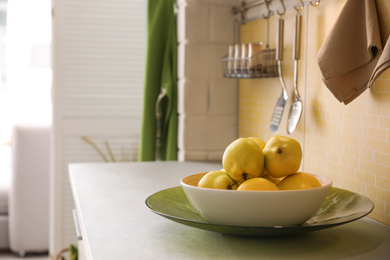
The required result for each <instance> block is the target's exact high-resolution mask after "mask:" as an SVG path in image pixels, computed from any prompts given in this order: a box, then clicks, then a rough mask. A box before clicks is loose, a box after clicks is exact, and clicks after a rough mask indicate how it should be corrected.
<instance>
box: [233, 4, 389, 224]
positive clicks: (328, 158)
mask: <svg viewBox="0 0 390 260" xmlns="http://www.w3.org/2000/svg"><path fill="white" fill-rule="evenodd" d="M345 2H346V0H328V1H321V2H320V5H319V6H317V7H313V6H310V5H305V8H304V10H303V11H302V12H301V14H302V38H301V39H302V41H301V59H300V60H299V70H298V71H299V72H298V75H299V78H298V87H299V90H300V94H301V96H302V98H303V102H304V111H303V114H302V117H301V120H300V122H299V124H298V127H297V129H296V130H295V132H294V133H293V134H292V135H291V137H293V138H295V139H297V140H298V141H299V142H300V143H301V144H302V147H303V150H304V157H303V163H302V167H301V170H303V171H306V172H313V173H316V174H320V175H325V176H329V177H331V178H332V179H333V180H334V186H335V187H340V188H344V189H348V190H351V191H355V192H358V193H361V194H363V195H365V196H367V197H368V198H370V199H371V200H372V201H373V202H374V204H375V209H374V210H373V212H372V213H370V215H369V216H370V217H372V218H374V219H376V220H378V221H381V222H383V223H385V224H388V225H390V70H387V71H385V72H384V73H383V74H382V75H381V76H380V77H379V78H378V79H377V80H376V82H375V83H374V85H373V86H372V87H371V89H367V90H366V91H365V92H364V93H363V94H362V95H361V96H359V97H358V98H357V99H355V100H354V101H352V103H350V104H348V105H344V104H342V103H340V102H339V101H338V100H337V99H336V98H335V97H334V96H333V95H332V93H331V92H330V91H329V90H328V89H327V87H326V86H325V85H324V84H323V82H322V79H321V73H320V70H319V67H318V63H317V52H318V50H319V49H320V47H321V44H322V42H323V41H324V39H325V37H326V35H327V33H328V32H329V30H330V28H331V27H332V25H333V23H334V22H335V20H336V18H337V16H338V15H339V13H340V11H341V9H342V7H343V6H344V4H345ZM376 3H377V10H378V15H379V22H380V28H381V37H382V44H383V45H384V44H385V42H386V40H387V38H388V37H389V35H390V2H389V1H388V0H377V1H376ZM295 15H296V11H295V10H294V9H292V10H289V11H287V12H286V14H285V15H284V16H283V18H284V20H285V34H284V56H283V61H282V62H283V67H282V68H283V75H284V80H285V82H286V85H287V87H288V89H289V97H290V98H289V101H288V102H287V104H286V108H285V111H284V115H283V118H282V122H281V126H280V129H279V131H278V132H277V134H282V135H288V134H287V131H286V127H287V125H286V122H287V116H288V110H289V107H290V104H291V100H292V99H293V98H294V94H293V69H294V65H293V60H292V41H293V25H294V17H295ZM277 19H279V15H277V14H276V15H274V16H272V17H271V18H270V20H269V26H270V32H269V36H270V37H269V45H270V48H275V40H276V24H277ZM266 28H267V21H266V20H265V19H261V20H256V21H252V22H249V23H247V24H244V25H241V31H240V37H241V42H254V41H262V42H263V46H265V43H266V38H267V37H266V35H267V30H266ZM280 95H281V84H280V81H279V79H278V78H266V79H253V80H249V79H241V80H239V129H238V130H239V136H258V137H260V138H263V139H264V140H268V139H269V138H270V137H271V136H273V135H274V133H271V132H270V131H269V130H268V127H269V123H270V120H271V116H272V112H273V108H274V106H275V103H276V100H277V98H278V97H279V96H280Z"/></svg>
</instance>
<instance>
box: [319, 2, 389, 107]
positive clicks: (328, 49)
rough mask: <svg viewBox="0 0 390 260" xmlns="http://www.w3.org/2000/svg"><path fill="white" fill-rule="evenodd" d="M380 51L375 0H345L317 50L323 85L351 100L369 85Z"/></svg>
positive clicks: (346, 99)
mask: <svg viewBox="0 0 390 260" xmlns="http://www.w3.org/2000/svg"><path fill="white" fill-rule="evenodd" d="M381 53H382V44H381V38H380V31H379V23H378V15H377V11H376V6H375V0H347V2H346V3H345V5H344V7H343V9H342V10H341V13H340V15H339V17H338V18H337V20H336V22H335V24H334V25H333V27H332V29H331V31H330V32H329V34H328V35H327V37H326V39H325V41H324V43H323V45H322V46H321V48H320V50H319V52H318V56H317V57H318V65H319V67H320V70H321V73H322V76H323V81H324V83H325V85H326V86H327V87H328V89H329V90H330V91H331V92H332V93H333V95H334V96H335V97H336V98H337V99H338V100H339V101H340V102H344V104H348V103H350V102H351V101H352V100H354V99H355V98H356V97H358V96H359V95H360V94H361V93H363V92H364V91H365V90H366V89H367V88H368V86H369V85H368V82H369V80H370V77H371V74H372V73H373V71H374V69H375V66H376V65H377V62H378V59H379V57H380V54H381Z"/></svg>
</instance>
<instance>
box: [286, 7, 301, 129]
mask: <svg viewBox="0 0 390 260" xmlns="http://www.w3.org/2000/svg"><path fill="white" fill-rule="evenodd" d="M300 42H301V15H300V11H298V12H297V15H296V16H295V30H294V41H293V59H294V92H295V100H294V101H293V103H292V104H291V107H290V111H289V113H288V120H287V133H289V134H291V133H292V132H294V131H295V129H296V127H297V125H298V122H299V119H300V118H301V115H302V107H303V104H302V99H301V96H300V95H299V91H298V60H299V56H300V51H299V50H300Z"/></svg>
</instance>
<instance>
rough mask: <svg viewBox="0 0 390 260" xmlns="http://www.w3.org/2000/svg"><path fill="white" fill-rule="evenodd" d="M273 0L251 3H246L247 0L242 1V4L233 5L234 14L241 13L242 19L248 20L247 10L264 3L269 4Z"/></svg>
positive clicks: (260, 0)
mask: <svg viewBox="0 0 390 260" xmlns="http://www.w3.org/2000/svg"><path fill="white" fill-rule="evenodd" d="M271 2H272V0H257V1H253V2H250V3H246V2H245V1H242V2H241V5H240V6H233V7H232V14H241V20H242V21H245V20H246V12H247V11H248V10H249V9H251V8H254V7H257V6H261V5H264V4H269V3H271Z"/></svg>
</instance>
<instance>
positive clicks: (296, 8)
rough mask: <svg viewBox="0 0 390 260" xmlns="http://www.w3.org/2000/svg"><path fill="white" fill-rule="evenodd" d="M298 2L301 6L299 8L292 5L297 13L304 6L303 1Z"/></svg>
mask: <svg viewBox="0 0 390 260" xmlns="http://www.w3.org/2000/svg"><path fill="white" fill-rule="evenodd" d="M300 1H301V6H300V7H296V6H295V5H294V8H295V10H297V11H298V12H300V11H302V10H303V8H304V7H305V5H304V4H303V1H302V0H300Z"/></svg>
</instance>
